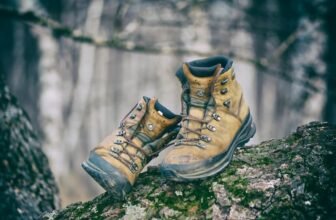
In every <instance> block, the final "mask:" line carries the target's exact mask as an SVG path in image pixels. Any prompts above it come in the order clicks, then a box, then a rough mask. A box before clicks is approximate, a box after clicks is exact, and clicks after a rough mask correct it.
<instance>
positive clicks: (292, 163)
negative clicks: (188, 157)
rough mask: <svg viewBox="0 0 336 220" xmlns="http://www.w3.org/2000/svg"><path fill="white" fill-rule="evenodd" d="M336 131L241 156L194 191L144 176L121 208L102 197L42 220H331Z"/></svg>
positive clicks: (306, 129) (321, 130) (314, 131)
mask: <svg viewBox="0 0 336 220" xmlns="http://www.w3.org/2000/svg"><path fill="white" fill-rule="evenodd" d="M335 155H336V127H333V126H331V125H329V124H327V123H321V122H315V123H310V124H307V125H304V126H301V127H299V128H298V129H297V131H296V132H295V133H293V134H291V135H289V136H288V137H286V138H283V139H279V140H269V141H265V142H262V143H260V144H258V145H255V146H250V147H245V148H242V149H240V150H239V151H238V152H237V153H236V154H235V155H234V159H233V161H232V163H231V164H230V165H229V167H227V168H226V169H225V170H224V172H222V173H221V174H219V175H217V176H215V177H211V178H208V179H206V180H203V181H197V182H194V183H174V182H167V181H165V180H164V179H162V178H161V177H160V173H159V172H158V171H157V169H156V168H152V169H149V170H148V171H147V172H146V173H142V174H141V175H140V177H139V179H138V181H137V183H136V184H135V186H134V189H133V191H132V192H131V193H130V195H129V196H128V197H127V198H126V201H124V202H117V201H114V200H113V198H111V197H110V196H109V195H108V194H107V193H104V194H102V195H100V196H98V197H96V198H95V199H93V200H91V201H88V202H79V203H75V204H72V205H70V206H68V207H67V208H65V209H63V210H60V211H55V212H52V213H49V214H47V215H45V216H44V219H141V220H142V219H153V218H156V219H158V218H159V219H186V218H190V219H220V220H222V219H230V220H238V219H242V220H246V219H333V217H334V216H335V215H336V202H335V201H336V194H335V191H336V185H335V181H336V169H335V165H334V163H335Z"/></svg>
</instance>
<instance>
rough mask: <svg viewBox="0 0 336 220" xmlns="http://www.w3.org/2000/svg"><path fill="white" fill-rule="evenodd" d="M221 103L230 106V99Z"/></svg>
mask: <svg viewBox="0 0 336 220" xmlns="http://www.w3.org/2000/svg"><path fill="white" fill-rule="evenodd" d="M223 105H224V106H225V107H227V108H230V105H231V101H230V100H226V101H225V102H224V103H223Z"/></svg>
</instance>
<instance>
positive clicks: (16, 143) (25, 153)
mask: <svg viewBox="0 0 336 220" xmlns="http://www.w3.org/2000/svg"><path fill="white" fill-rule="evenodd" d="M0 200H1V202H0V213H1V217H0V219H38V218H39V217H40V216H41V215H42V213H43V212H50V211H52V210H54V209H57V208H59V198H58V189H57V187H56V183H55V180H54V177H53V175H52V173H51V171H50V168H49V164H48V160H47V157H46V156H45V155H44V153H43V152H42V150H41V146H40V143H39V142H38V140H37V138H36V135H35V133H34V132H33V129H32V125H31V123H30V120H29V119H28V116H27V114H26V113H25V112H24V111H23V110H22V109H21V108H20V107H19V105H18V104H17V101H16V99H15V98H14V97H13V96H12V95H11V94H10V93H9V91H8V87H7V86H5V85H4V83H3V81H2V75H1V74H0Z"/></svg>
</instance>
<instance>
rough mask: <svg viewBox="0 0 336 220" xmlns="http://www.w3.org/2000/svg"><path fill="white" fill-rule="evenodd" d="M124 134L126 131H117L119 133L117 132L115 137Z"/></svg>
mask: <svg viewBox="0 0 336 220" xmlns="http://www.w3.org/2000/svg"><path fill="white" fill-rule="evenodd" d="M125 133H126V131H124V130H119V131H118V132H117V136H123V135H124V134H125Z"/></svg>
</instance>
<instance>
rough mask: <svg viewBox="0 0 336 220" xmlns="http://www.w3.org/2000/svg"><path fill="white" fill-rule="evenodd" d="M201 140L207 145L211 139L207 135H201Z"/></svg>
mask: <svg viewBox="0 0 336 220" xmlns="http://www.w3.org/2000/svg"><path fill="white" fill-rule="evenodd" d="M201 140H202V141H205V142H208V143H209V142H210V141H211V138H210V137H209V136H207V135H201Z"/></svg>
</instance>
